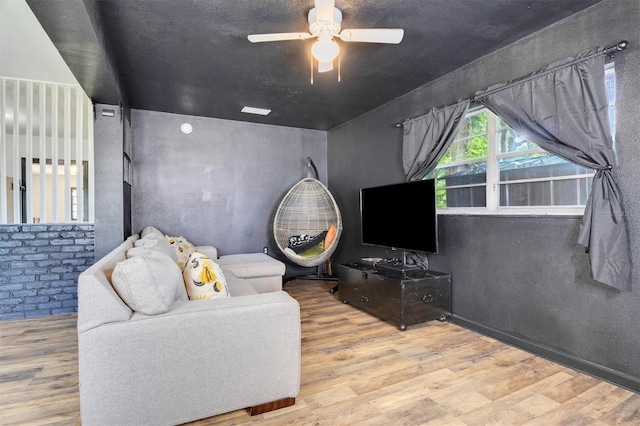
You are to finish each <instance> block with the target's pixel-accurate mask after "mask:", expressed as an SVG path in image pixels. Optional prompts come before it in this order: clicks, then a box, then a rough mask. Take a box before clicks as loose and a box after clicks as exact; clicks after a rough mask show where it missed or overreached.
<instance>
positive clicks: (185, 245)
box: [165, 235, 196, 270]
mask: <svg viewBox="0 0 640 426" xmlns="http://www.w3.org/2000/svg"><path fill="white" fill-rule="evenodd" d="M165 236H166V237H167V240H168V241H169V244H171V247H173V250H174V251H175V252H176V256H177V257H178V266H179V267H180V269H182V270H184V268H185V266H187V262H188V261H189V256H191V254H193V252H195V251H196V249H195V247H193V245H192V244H191V243H190V242H189V241H187V239H186V238H185V237H171V236H169V235H165Z"/></svg>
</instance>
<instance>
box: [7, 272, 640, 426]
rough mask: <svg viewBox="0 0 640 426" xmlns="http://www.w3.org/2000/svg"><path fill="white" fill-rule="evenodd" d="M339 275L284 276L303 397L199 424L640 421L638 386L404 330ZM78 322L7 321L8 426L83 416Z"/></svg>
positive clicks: (494, 346)
mask: <svg viewBox="0 0 640 426" xmlns="http://www.w3.org/2000/svg"><path fill="white" fill-rule="evenodd" d="M333 284H334V283H331V282H322V281H293V282H290V283H288V284H287V285H286V286H285V290H286V291H288V292H289V293H290V294H291V295H292V296H293V297H295V298H296V299H297V300H298V301H299V302H300V305H301V315H302V388H301V391H300V394H299V395H298V398H297V402H296V404H295V405H294V406H292V407H288V408H284V409H281V410H277V411H273V412H270V413H266V414H263V415H259V416H254V417H250V416H248V415H247V413H246V411H244V410H239V411H234V412H231V413H228V414H223V415H220V416H216V417H212V418H209V419H205V420H202V421H198V422H194V423H193V425H198V426H202V425H218V424H224V425H228V424H237V425H241V424H249V423H258V424H261V425H283V424H291V425H353V424H358V425H385V426H386V425H427V424H433V425H446V426H450V425H640V395H639V394H636V393H633V392H630V391H627V390H624V389H622V388H619V387H616V386H614V385H612V384H609V383H606V382H603V381H600V380H597V379H595V378H592V377H590V376H587V375H584V374H581V373H578V372H576V371H573V370H571V369H568V368H565V367H562V366H560V365H558V364H555V363H553V362H550V361H547V360H545V359H542V358H539V357H536V356H534V355H531V354H530V353H527V352H524V351H522V350H519V349H516V348H513V347H510V346H507V345H505V344H502V343H500V342H497V341H496V340H493V339H491V338H487V337H484V336H481V335H479V334H477V333H474V332H471V331H468V330H466V329H463V328H460V327H458V326H456V325H453V324H451V323H447V322H445V323H440V322H437V321H431V322H428V323H425V324H420V325H414V326H411V327H409V329H408V330H407V331H405V332H401V331H398V330H397V329H396V328H395V327H394V326H392V325H390V324H387V323H385V322H382V321H380V320H378V319H377V318H375V317H372V316H370V315H368V314H365V313H363V312H361V311H358V310H357V309H355V308H353V307H351V306H349V305H344V304H342V303H340V302H339V301H338V299H337V295H332V294H330V293H329V289H330V288H331V287H332V286H333ZM75 321H76V316H75V315H60V316H51V317H44V318H37V319H29V320H16V321H4V322H0V425H28V424H38V425H43V424H47V425H76V424H79V403H78V375H77V352H76V351H77V341H76V330H75Z"/></svg>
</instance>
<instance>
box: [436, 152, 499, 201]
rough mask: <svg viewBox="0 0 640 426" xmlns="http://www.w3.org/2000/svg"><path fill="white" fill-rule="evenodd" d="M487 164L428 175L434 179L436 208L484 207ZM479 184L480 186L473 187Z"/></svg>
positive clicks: (450, 169)
mask: <svg viewBox="0 0 640 426" xmlns="http://www.w3.org/2000/svg"><path fill="white" fill-rule="evenodd" d="M486 171H487V163H486V162H484V161H480V162H477V163H473V164H464V165H459V166H452V167H446V168H441V169H437V170H436V171H435V172H434V173H432V174H430V176H429V177H430V178H436V179H437V180H436V200H437V207H440V208H443V207H485V205H486V185H485V184H486V179H487V173H486ZM477 184H479V185H480V186H474V185H477Z"/></svg>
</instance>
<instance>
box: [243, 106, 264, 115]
mask: <svg viewBox="0 0 640 426" xmlns="http://www.w3.org/2000/svg"><path fill="white" fill-rule="evenodd" d="M241 112H244V113H245V114H256V115H268V114H269V113H270V112H271V110H270V109H264V108H254V107H250V106H246V107H244V108H242V110H241Z"/></svg>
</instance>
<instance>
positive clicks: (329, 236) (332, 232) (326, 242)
mask: <svg viewBox="0 0 640 426" xmlns="http://www.w3.org/2000/svg"><path fill="white" fill-rule="evenodd" d="M337 233H338V228H336V226H335V225H331V226H330V227H329V231H327V235H326V236H325V237H324V249H325V250H326V249H328V248H329V246H330V245H331V243H332V242H333V240H334V239H335V238H336V234H337Z"/></svg>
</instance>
